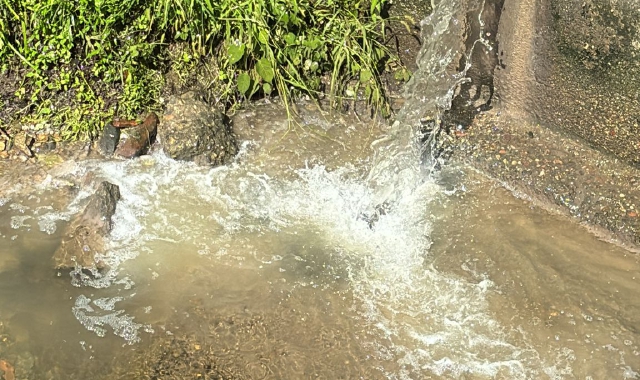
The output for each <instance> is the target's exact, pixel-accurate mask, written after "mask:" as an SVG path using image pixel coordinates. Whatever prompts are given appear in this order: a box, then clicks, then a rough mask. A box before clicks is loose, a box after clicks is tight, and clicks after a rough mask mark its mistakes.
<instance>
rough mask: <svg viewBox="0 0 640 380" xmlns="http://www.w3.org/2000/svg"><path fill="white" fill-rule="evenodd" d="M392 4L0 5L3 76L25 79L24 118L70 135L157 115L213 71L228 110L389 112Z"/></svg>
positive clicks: (16, 0)
mask: <svg viewBox="0 0 640 380" xmlns="http://www.w3.org/2000/svg"><path fill="white" fill-rule="evenodd" d="M386 1H387V0H325V1H319V0H258V1H256V0H220V1H212V0H75V1H67V0H0V62H1V64H0V75H3V74H2V73H7V72H12V73H13V74H14V75H17V76H18V77H19V78H21V82H20V85H19V86H18V88H17V90H16V91H15V94H14V95H15V97H16V100H19V101H22V102H25V103H26V104H27V107H25V108H24V110H23V111H22V112H21V113H19V114H18V115H15V116H14V117H15V118H19V119H20V120H21V121H23V122H31V123H42V122H46V123H49V124H51V125H52V126H54V127H58V128H61V129H62V132H63V135H64V136H65V137H66V138H81V137H86V136H91V135H94V134H95V132H96V130H98V128H100V127H101V125H102V123H103V122H104V120H105V119H106V118H109V117H112V116H114V115H116V114H117V115H118V116H122V117H134V116H135V115H136V114H137V113H138V112H140V111H143V110H148V109H153V108H158V107H159V98H160V90H161V88H162V87H163V84H164V76H163V74H165V73H167V72H168V71H170V70H171V71H172V72H174V73H175V74H176V75H177V77H178V79H179V81H180V82H181V85H184V86H188V85H189V83H190V81H194V80H202V78H201V77H202V72H205V73H208V74H209V75H208V76H207V78H208V79H207V80H206V83H205V84H204V86H205V87H207V88H208V89H210V90H212V91H215V92H216V94H217V95H216V96H215V99H216V101H218V102H221V103H222V104H224V106H225V107H227V108H229V107H235V106H237V105H238V104H239V103H240V102H242V101H244V100H246V99H252V98H255V97H261V96H272V95H278V96H279V97H280V98H281V99H282V100H283V102H284V103H285V105H288V104H289V103H290V101H292V100H293V99H294V98H295V97H297V96H300V95H303V94H306V95H310V96H312V97H316V96H318V95H319V94H321V93H326V94H327V95H329V97H330V99H331V101H332V104H333V105H335V106H339V105H340V103H341V102H342V101H343V99H345V97H351V98H353V97H355V96H356V94H358V93H360V94H363V95H364V96H365V97H366V99H367V100H368V102H369V103H370V104H371V106H372V107H373V109H375V110H376V111H380V112H382V113H383V114H385V113H387V112H388V104H387V101H386V97H385V94H384V89H383V86H382V84H381V81H380V74H381V73H382V71H383V70H384V68H385V64H386V63H387V62H388V61H389V60H394V58H393V57H392V55H391V54H390V52H389V51H388V50H387V48H386V47H385V46H384V45H383V43H382V42H383V40H384V33H385V23H386V22H387V21H386V20H385V19H384V18H383V17H382V16H381V14H382V13H383V7H384V6H385V3H386ZM325 79H326V80H325ZM287 109H289V108H288V107H287Z"/></svg>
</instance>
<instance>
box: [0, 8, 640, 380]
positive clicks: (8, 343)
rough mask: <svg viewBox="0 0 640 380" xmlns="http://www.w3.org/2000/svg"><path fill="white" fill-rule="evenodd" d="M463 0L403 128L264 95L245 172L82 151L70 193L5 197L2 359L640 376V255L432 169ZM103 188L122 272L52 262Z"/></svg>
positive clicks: (26, 371)
mask: <svg viewBox="0 0 640 380" xmlns="http://www.w3.org/2000/svg"><path fill="white" fill-rule="evenodd" d="M457 12H461V10H460V9H458V8H457V3H456V2H455V1H452V2H448V3H447V4H444V5H442V4H441V5H439V7H437V8H436V9H435V11H434V13H433V14H432V15H431V16H430V17H428V18H427V19H425V20H424V21H423V23H422V24H423V25H422V26H423V34H424V35H428V36H430V39H429V40H428V39H425V41H435V42H432V43H431V44H429V43H427V44H426V45H425V47H424V48H423V52H422V53H421V57H420V67H421V69H420V70H418V72H417V73H416V77H415V78H414V80H413V82H412V83H410V85H409V86H408V90H407V91H408V101H407V103H406V104H407V106H406V108H405V110H404V111H402V112H401V113H400V115H398V122H397V123H395V124H394V125H393V126H382V125H378V124H376V123H374V122H366V123H363V122H360V121H358V120H355V119H350V118H348V117H346V116H337V115H329V114H326V113H321V112H318V111H314V110H313V108H314V107H313V106H312V105H301V106H300V113H301V118H300V120H299V124H297V125H289V124H288V123H287V121H286V119H285V117H284V115H283V111H282V109H281V107H279V106H276V105H271V104H263V105H256V106H255V107H254V108H252V109H251V110H248V111H246V112H244V113H243V114H242V115H240V116H238V117H237V118H236V119H235V125H234V128H235V131H236V133H237V134H238V140H239V141H241V142H242V148H241V153H240V154H239V155H238V157H236V159H235V160H234V162H233V163H231V164H230V165H228V166H225V167H219V168H214V169H208V168H201V167H197V166H195V165H192V164H188V163H179V162H175V161H172V160H170V159H168V158H166V157H165V156H164V155H163V153H162V152H161V151H158V152H154V153H153V154H152V155H150V156H145V157H141V158H139V159H135V160H130V161H98V160H89V161H82V162H73V161H70V162H67V163H65V164H63V165H62V166H61V167H60V168H58V169H57V170H56V174H55V175H56V176H58V177H60V178H87V180H85V181H84V182H86V183H88V185H87V186H86V187H85V188H83V189H82V190H81V191H80V192H79V193H77V194H75V195H74V196H73V197H72V201H71V203H70V204H67V202H61V201H60V200H59V199H58V193H57V192H56V191H57V190H55V189H51V188H47V187H43V188H39V189H34V191H33V193H32V194H28V195H22V196H15V197H13V198H7V199H2V200H0V322H2V324H1V325H0V359H2V360H6V361H8V362H10V363H11V364H12V365H13V366H14V367H15V373H16V378H17V379H102V378H104V379H112V378H166V379H170V378H202V376H200V377H198V376H197V371H195V372H194V371H192V370H193V368H196V367H197V368H202V373H204V372H206V371H207V370H211V368H210V367H211V366H213V365H215V366H217V367H219V368H222V370H224V371H225V372H226V373H229V374H231V375H229V377H227V378H238V379H240V378H242V379H465V380H472V379H637V378H639V377H640V375H639V374H638V371H640V349H639V348H638V345H639V342H638V340H639V335H638V334H639V332H640V300H639V299H638V297H637V294H638V291H639V290H640V283H639V281H640V263H639V262H638V256H637V255H635V254H631V253H629V252H627V251H624V250H622V249H620V248H617V247H616V246H613V245H611V244H607V243H605V242H602V241H599V240H597V239H596V238H595V237H594V236H593V235H591V234H590V233H588V232H587V230H586V229H584V228H583V227H581V226H578V225H575V224H573V223H571V222H569V221H568V220H567V219H564V218H562V217H559V216H555V215H551V214H549V213H547V212H545V211H543V210H540V209H538V208H536V207H533V206H532V205H531V204H530V203H529V202H527V201H525V200H522V199H518V198H516V197H514V196H513V195H512V194H510V193H509V192H507V191H506V190H504V189H503V188H501V187H499V186H497V185H496V184H495V183H493V182H492V181H490V180H488V179H486V178H484V177H482V176H480V175H478V174H476V173H474V172H471V171H469V170H467V169H465V168H455V167H445V168H444V169H443V170H441V171H439V172H437V173H430V168H429V165H428V163H429V160H428V159H425V157H428V154H426V153H428V151H427V152H426V153H425V151H424V150H423V148H422V147H421V145H420V144H419V143H418V142H419V141H420V138H421V136H419V135H418V134H417V132H416V131H415V129H414V128H412V127H410V125H415V123H416V122H417V119H418V118H420V117H422V116H424V115H425V114H430V115H434V114H437V113H438V112H441V111H442V110H443V109H444V108H446V106H447V100H446V99H450V98H451V89H452V88H453V84H454V83H455V82H456V81H458V80H460V75H457V74H448V73H447V71H446V68H447V67H448V66H449V64H450V63H451V62H452V60H453V59H454V58H455V56H456V54H455V52H453V49H454V47H453V43H449V44H447V41H448V38H453V35H455V34H456V33H458V32H459V30H456V28H460V27H462V26H459V25H458V26H456V25H454V24H455V23H454V22H453V21H452V20H455V19H456V17H458V16H459V15H458V14H457ZM416 78H417V79H416ZM102 180H108V181H110V182H112V183H114V184H116V185H118V186H119V187H120V192H121V194H122V199H121V201H120V202H119V203H118V206H117V210H116V214H115V216H114V229H113V231H112V232H111V234H110V236H109V238H108V252H107V255H106V256H105V257H104V258H103V261H105V262H106V263H107V264H108V265H109V268H110V270H109V271H107V272H105V273H103V275H102V276H98V277H95V278H91V277H86V276H85V277H83V276H81V275H79V274H78V273H75V274H74V273H72V274H69V273H67V272H65V271H55V270H53V269H52V268H53V264H52V262H51V256H52V254H53V252H54V251H55V249H56V247H57V245H58V244H59V242H60V239H61V233H62V231H63V229H64V226H65V224H66V223H67V222H68V220H69V219H70V218H71V217H72V216H73V215H75V214H76V213H78V212H80V210H81V209H82V207H83V206H84V203H85V202H86V199H87V197H88V196H89V195H90V193H91V191H90V188H91V184H94V185H95V184H97V183H99V182H100V181H102ZM176 341H181V342H186V343H185V346H184V349H183V350H182V351H181V354H180V355H168V356H162V355H157V352H158V350H159V348H158V347H169V346H171V345H172V344H174V343H172V342H176ZM160 351H161V350H160ZM204 351H206V352H207V354H208V356H207V358H208V360H210V362H207V363H202V361H199V362H197V363H196V362H195V361H194V362H190V358H194V357H198V358H202V356H198V353H201V352H204ZM172 361H173V362H176V363H177V364H176V366H175V368H177V369H176V370H175V371H174V372H170V371H169V370H166V371H165V372H162V371H160V370H158V369H157V368H156V372H153V370H154V365H155V366H156V367H159V366H162V365H165V366H166V365H167V364H166V363H168V362H172ZM141 363H144V365H142V364H141ZM181 366H182V367H181ZM198 366H201V367H198ZM207 366H209V367H207ZM175 368H174V369H175ZM180 368H182V369H181V370H180ZM146 370H149V371H150V372H153V375H154V376H156V377H153V376H152V375H151V374H150V372H145V371H146ZM137 371H139V372H137ZM180 371H182V372H180ZM190 371H191V372H190ZM185 374H190V375H189V376H187V375H185Z"/></svg>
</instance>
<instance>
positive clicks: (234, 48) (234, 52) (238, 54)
mask: <svg viewBox="0 0 640 380" xmlns="http://www.w3.org/2000/svg"><path fill="white" fill-rule="evenodd" d="M227 55H228V56H229V64H231V65H233V64H234V63H236V62H238V61H239V60H241V59H242V57H243V56H244V44H240V45H234V44H230V45H228V46H227Z"/></svg>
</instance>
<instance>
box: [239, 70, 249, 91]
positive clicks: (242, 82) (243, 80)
mask: <svg viewBox="0 0 640 380" xmlns="http://www.w3.org/2000/svg"><path fill="white" fill-rule="evenodd" d="M237 81H238V92H240V93H241V94H242V95H245V96H246V95H247V93H248V92H249V88H250V87H251V77H250V76H249V74H247V73H240V75H238V80H237Z"/></svg>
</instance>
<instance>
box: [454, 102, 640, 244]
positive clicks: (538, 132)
mask: <svg viewBox="0 0 640 380" xmlns="http://www.w3.org/2000/svg"><path fill="white" fill-rule="evenodd" d="M454 146H455V148H454V154H453V157H452V160H453V161H454V162H456V161H457V162H464V163H466V164H469V165H471V166H472V167H474V168H476V169H478V170H480V171H481V172H483V173H486V174H488V175H489V176H491V177H493V178H495V179H497V180H498V181H500V182H502V183H503V184H504V185H505V186H506V187H507V188H510V189H512V190H513V191H515V192H516V193H518V194H520V195H521V196H524V197H528V198H531V199H533V200H535V201H537V202H538V203H539V204H540V205H541V206H543V207H545V208H548V209H552V210H554V211H556V212H559V213H562V214H565V215H570V216H572V217H574V218H577V219H578V220H579V221H580V222H582V223H585V224H587V225H588V226H589V227H590V228H591V229H592V231H594V232H595V233H597V234H599V235H601V236H602V237H603V238H605V239H607V240H612V241H616V242H618V243H620V244H624V243H631V244H632V246H633V245H637V244H640V219H639V215H640V210H639V207H640V189H639V188H638V184H640V171H639V170H638V169H636V168H635V167H633V166H631V165H629V164H627V163H624V162H622V161H621V160H620V159H617V158H615V157H612V156H610V155H607V154H605V153H602V152H600V151H598V150H596V149H594V148H591V147H589V146H587V145H586V144H584V143H583V142H581V141H578V140H576V139H575V138H574V137H573V136H570V135H567V134H564V133H562V132H557V131H553V130H551V129H549V128H545V127H543V126H541V125H540V124H533V123H528V122H526V121H523V120H517V119H514V118H511V117H509V116H507V115H499V113H498V112H490V113H485V114H482V115H480V116H479V117H478V118H476V120H475V121H474V122H473V124H472V125H471V126H470V128H469V129H468V130H467V131H465V133H462V134H458V137H457V138H456V141H455V142H454ZM632 246H629V248H632Z"/></svg>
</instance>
